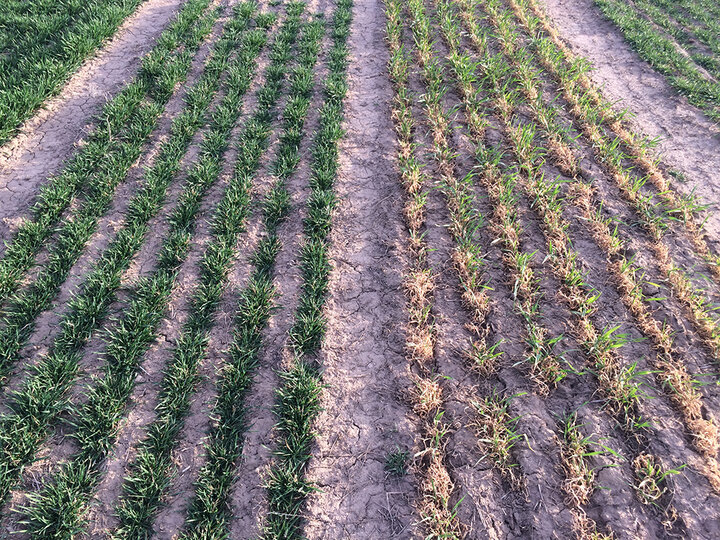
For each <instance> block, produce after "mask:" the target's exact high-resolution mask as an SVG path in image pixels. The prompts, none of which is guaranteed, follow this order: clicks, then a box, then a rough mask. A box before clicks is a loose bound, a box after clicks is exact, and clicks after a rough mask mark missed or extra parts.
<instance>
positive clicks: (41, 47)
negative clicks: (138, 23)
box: [0, 0, 144, 145]
mask: <svg viewBox="0 0 720 540" xmlns="http://www.w3.org/2000/svg"><path fill="white" fill-rule="evenodd" d="M143 1H144V0H106V1H100V2H80V1H77V0H75V1H72V2H58V3H57V5H56V6H55V9H54V10H53V11H55V13H53V15H55V17H53V19H52V23H54V24H52V25H51V24H49V23H50V22H51V21H48V20H47V19H46V17H47V15H48V14H47V13H38V12H35V13H32V12H30V13H27V14H26V15H25V17H24V21H23V20H22V19H21V20H17V18H14V20H12V21H11V22H10V24H9V25H7V26H6V27H7V28H10V31H11V32H12V34H14V35H6V36H5V38H4V40H3V41H4V42H5V43H4V46H0V48H1V49H2V50H3V51H4V53H5V54H4V57H3V58H2V61H0V145H1V144H3V143H4V142H6V141H7V140H8V139H9V138H10V137H11V136H12V135H13V134H14V133H15V132H16V130H17V128H18V127H19V126H20V124H21V123H22V122H23V121H25V120H26V119H27V118H29V117H30V115H31V114H32V113H33V112H34V111H35V110H37V109H38V108H39V107H40V106H41V105H42V104H43V102H44V101H45V100H46V99H47V98H49V97H50V96H52V95H54V94H56V93H57V92H58V91H59V90H60V88H61V86H62V84H63V83H64V82H65V81H67V79H68V78H69V77H70V75H71V74H72V73H73V72H74V71H75V70H76V69H77V68H78V67H79V66H80V65H81V63H82V62H83V61H84V60H85V59H86V58H87V57H89V56H90V55H91V54H92V53H93V52H94V51H95V50H96V49H97V48H98V47H99V46H100V45H101V44H102V43H103V41H105V40H106V39H108V38H109V37H111V36H112V35H113V34H114V33H115V32H116V31H117V29H118V27H119V26H120V25H121V24H122V22H123V21H124V20H125V19H126V18H127V17H128V16H129V15H130V14H131V13H133V12H134V11H135V10H136V9H137V7H138V6H139V5H140V4H142V3H143ZM30 3H31V4H32V2H30ZM18 7H19V6H17V5H13V4H12V3H10V2H8V3H3V7H2V8H0V9H1V10H2V12H0V19H5V18H7V14H8V12H12V11H15V10H18ZM58 12H59V13H58ZM22 22H28V23H30V24H28V25H23V24H21V23H22ZM38 30H42V31H38Z"/></svg>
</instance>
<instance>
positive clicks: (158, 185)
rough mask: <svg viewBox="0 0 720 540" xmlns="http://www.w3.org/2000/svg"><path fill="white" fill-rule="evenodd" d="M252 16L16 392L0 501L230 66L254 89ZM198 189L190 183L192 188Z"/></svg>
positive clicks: (231, 38) (224, 41)
mask: <svg viewBox="0 0 720 540" xmlns="http://www.w3.org/2000/svg"><path fill="white" fill-rule="evenodd" d="M252 14H253V8H252V6H251V5H249V4H248V5H245V6H243V8H242V9H241V10H239V11H238V14H237V16H236V17H235V18H234V19H233V20H232V21H231V22H230V23H229V24H228V25H227V27H226V29H225V31H224V33H223V36H222V38H221V39H220V40H219V41H218V42H217V44H216V45H215V47H214V50H213V52H212V55H211V57H210V58H209V60H208V62H207V63H206V65H205V67H204V71H203V74H202V75H201V77H200V79H199V80H198V82H197V83H196V84H195V85H193V87H192V88H191V89H190V90H189V91H188V94H187V98H186V104H185V108H184V110H183V112H182V113H181V114H180V115H179V116H178V117H177V118H176V120H175V121H174V122H173V126H172V128H171V136H170V139H169V140H168V141H167V142H166V143H165V144H164V145H163V147H162V148H161V150H160V152H159V155H158V158H157V160H156V162H155V164H154V165H153V167H152V168H151V169H149V170H148V171H147V172H146V183H145V185H144V187H143V189H142V190H141V191H140V192H139V193H138V194H137V195H136V196H135V197H134V198H133V200H132V201H131V203H130V207H129V214H128V218H127V221H126V223H125V225H124V226H123V228H122V229H121V230H120V232H119V233H118V235H117V236H116V237H115V239H114V240H113V242H112V243H111V244H110V246H109V247H108V249H107V251H106V252H105V253H104V254H103V256H102V258H101V259H100V261H99V263H98V264H97V266H96V267H95V268H94V270H93V271H92V272H91V273H90V275H89V276H88V278H87V279H86V281H85V283H84V284H83V287H82V290H81V293H80V294H79V295H78V296H77V297H75V298H74V299H73V300H72V301H71V303H70V305H69V311H68V313H67V315H65V317H63V319H62V320H61V322H60V333H59V334H58V335H57V337H56V338H55V340H54V342H53V345H52V346H51V348H50V353H49V354H48V355H47V357H45V358H44V359H43V360H42V361H41V362H40V364H39V365H38V366H37V367H36V368H34V370H33V372H32V374H31V375H30V377H29V379H28V381H27V382H25V383H24V385H23V387H22V389H21V390H19V391H18V392H16V393H15V394H14V395H13V396H12V400H11V402H10V409H11V413H10V414H8V415H6V416H5V417H3V418H2V420H0V447H2V451H0V471H1V472H0V500H3V501H4V500H5V498H6V497H7V494H8V493H9V490H10V489H11V487H12V485H13V484H14V482H15V480H16V478H17V476H18V475H19V474H21V473H22V467H23V466H24V465H25V464H27V463H28V462H29V460H31V459H32V457H33V456H34V455H35V453H36V452H37V448H38V445H39V444H40V443H41V441H42V440H44V438H45V437H46V435H47V428H48V426H49V424H51V423H52V422H53V421H54V420H55V419H56V417H57V415H58V414H59V413H60V411H62V410H63V408H64V407H65V400H64V398H65V395H66V393H67V391H68V390H69V389H70V387H71V386H72V384H73V383H74V382H75V380H76V377H77V369H78V362H79V360H80V351H81V349H82V347H83V346H84V345H85V344H86V342H87V340H88V339H89V337H90V336H91V335H92V333H93V331H94V330H95V329H96V328H97V327H98V326H99V325H100V324H101V323H102V320H103V318H104V316H105V315H106V310H107V308H108V306H109V305H110V303H111V302H112V301H113V300H114V298H115V292H116V291H117V288H118V286H119V284H120V277H121V275H122V273H123V271H124V270H126V269H127V266H128V264H129V262H130V260H131V259H132V257H133V256H134V255H135V254H136V253H137V251H138V250H139V248H140V247H141V246H142V244H143V241H144V239H145V236H146V235H147V232H148V221H149V220H150V218H151V217H152V216H154V215H156V214H157V212H158V211H159V209H160V207H161V206H162V204H163V201H164V198H165V193H166V190H167V188H168V186H169V185H170V183H171V182H172V180H173V178H174V177H175V175H176V173H177V171H178V168H179V164H180V160H181V158H182V157H183V155H184V154H185V152H186V150H187V148H188V146H189V144H190V141H191V140H192V137H193V135H194V133H195V132H197V130H198V129H199V128H200V127H201V125H202V124H203V122H204V119H205V115H206V113H207V110H208V108H209V106H210V103H211V101H212V99H213V93H214V92H215V91H216V90H217V88H218V86H219V83H220V79H221V77H222V75H223V73H224V72H226V71H229V72H230V73H231V74H233V75H231V76H234V77H235V78H236V81H238V80H239V81H240V82H236V83H235V85H236V87H237V88H238V91H240V92H242V91H243V89H247V87H248V86H249V84H250V79H251V75H252V73H253V58H252V57H251V55H252V54H253V53H256V54H257V52H258V51H259V49H258V48H257V47H256V46H255V45H254V43H253V42H252V40H250V39H248V38H246V37H245V35H246V34H245V33H244V30H245V29H246V28H247V26H248V24H249V22H250V17H251V16H252ZM243 39H245V42H244V46H245V49H246V50H245V51H243V52H241V54H240V55H239V56H238V57H237V58H236V59H234V60H233V61H232V62H230V61H229V57H230V55H231V53H232V52H233V51H234V49H235V48H236V46H237V44H238V43H240V42H242V41H243ZM195 187H196V185H195V184H193V183H189V184H188V185H187V186H186V189H194V188H195ZM181 259H182V258H181V257H178V258H177V259H176V260H181ZM168 261H169V259H168ZM173 264H174V263H173Z"/></svg>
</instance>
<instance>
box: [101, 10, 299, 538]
mask: <svg viewBox="0 0 720 540" xmlns="http://www.w3.org/2000/svg"><path fill="white" fill-rule="evenodd" d="M303 10H304V4H302V3H298V2H292V3H290V4H289V6H288V18H287V19H286V20H285V22H284V23H283V25H282V28H281V29H280V31H279V33H278V35H277V38H276V40H275V43H274V45H273V48H272V51H271V54H270V58H271V61H270V65H269V66H268V69H267V71H266V81H265V84H264V86H263V87H262V88H261V89H260V90H259V93H258V108H257V109H256V111H255V112H254V113H253V115H252V117H251V118H250V119H249V120H248V122H247V123H246V125H245V127H244V129H243V132H242V134H241V135H240V136H239V140H238V143H237V148H238V158H237V162H236V165H235V172H234V175H233V180H232V182H231V185H230V186H229V188H228V190H227V191H226V193H225V196H224V198H223V201H222V202H221V203H220V206H219V207H218V210H217V211H216V213H215V218H214V219H213V241H212V243H211V244H210V247H209V248H208V250H207V251H206V252H205V254H204V255H203V259H202V262H201V275H200V283H199V285H198V288H197V289H196V291H195V293H194V294H193V298H192V304H191V311H190V317H189V319H188V321H187V322H186V324H185V325H184V327H183V332H182V334H181V336H180V338H179V340H178V342H177V344H176V346H175V349H174V351H173V358H172V360H171V362H170V363H169V364H168V366H167V367H166V369H165V373H164V377H163V380H162V382H161V389H160V395H159V398H158V406H157V408H156V411H157V416H156V418H155V420H154V421H153V422H152V423H151V424H150V426H149V427H148V429H147V436H146V438H145V439H144V440H143V441H142V443H141V444H140V449H139V451H138V455H137V457H136V459H135V460H134V461H133V463H132V464H131V465H130V469H129V472H128V475H127V477H126V478H125V481H124V485H123V494H122V496H121V501H120V506H119V508H118V513H119V517H120V526H119V528H118V529H117V530H116V531H114V533H113V537H114V538H138V537H144V535H146V534H148V532H149V529H150V527H151V526H152V522H153V518H154V516H155V514H156V513H157V510H158V509H159V507H160V505H161V502H162V496H163V493H164V492H165V489H166V488H167V486H168V483H169V481H170V474H171V472H172V464H173V461H172V455H171V452H172V449H173V448H174V447H175V445H176V443H177V438H178V436H179V434H180V431H181V429H182V427H183V425H184V419H185V416H186V415H187V412H188V408H189V406H190V400H191V398H192V395H193V394H194V392H195V389H196V387H197V383H198V381H199V375H198V366H199V364H200V362H201V361H202V360H203V358H204V356H205V354H206V350H207V345H208V339H209V332H210V329H211V327H212V324H213V322H214V321H213V317H214V314H215V311H216V308H217V305H218V303H219V300H220V297H221V295H222V292H223V290H224V289H225V287H226V286H227V277H228V272H229V270H230V267H231V265H232V262H233V260H234V257H235V251H236V244H237V239H238V237H239V234H240V232H241V231H242V228H243V226H244V225H243V224H244V216H242V215H241V214H240V213H239V212H240V210H241V209H242V208H245V211H247V210H249V203H250V201H249V198H247V197H248V195H249V193H248V190H249V189H250V187H251V185H252V181H253V178H254V175H255V174H256V172H257V170H258V169H259V167H260V160H261V158H262V156H263V154H264V152H265V150H266V147H267V144H268V139H269V136H270V133H271V131H272V123H273V120H274V118H275V115H274V109H275V106H276V104H277V101H278V100H279V98H280V96H281V94H282V88H283V80H284V78H285V76H286V73H287V72H288V70H289V68H288V63H289V61H290V60H291V51H292V47H293V43H294V42H295V39H296V37H297V34H298V32H299V30H300V28H301V26H302V24H301V20H300V16H301V14H302V12H303ZM241 195H242V196H243V197H244V198H247V199H246V200H245V199H244V200H242V201H238V197H239V196H241ZM241 218H242V219H241Z"/></svg>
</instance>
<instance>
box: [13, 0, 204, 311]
mask: <svg viewBox="0 0 720 540" xmlns="http://www.w3.org/2000/svg"><path fill="white" fill-rule="evenodd" d="M209 3H210V0H189V1H188V2H187V3H186V4H185V6H184V7H183V9H182V11H181V12H180V13H179V14H178V16H177V17H176V19H175V20H174V21H173V23H172V24H171V25H170V26H169V27H168V28H167V29H166V30H165V31H164V32H163V33H162V34H161V35H160V37H159V38H158V41H157V43H156V45H155V47H154V48H153V50H152V51H151V52H150V53H149V54H148V55H147V56H146V57H145V58H143V61H142V64H141V67H140V71H139V73H138V76H137V78H136V79H135V80H134V81H132V82H131V83H130V84H128V86H126V87H125V88H124V89H123V90H122V91H121V92H120V93H119V94H118V95H117V96H116V97H115V98H113V99H112V100H111V101H109V102H108V103H107V104H106V105H105V107H104V109H103V112H102V114H101V115H100V117H99V118H98V119H97V123H96V127H95V128H94V130H93V131H92V132H91V133H90V135H89V136H88V137H87V140H86V142H85V143H84V144H83V145H82V147H81V148H80V149H79V150H78V151H76V152H75V154H74V155H73V157H71V158H70V160H69V162H68V164H67V165H66V166H65V168H64V169H63V170H62V172H60V173H59V174H58V175H57V176H55V177H53V178H52V179H51V180H50V181H49V182H48V183H47V184H45V185H44V186H43V187H42V188H41V189H40V192H39V194H38V196H37V199H36V201H35V203H34V205H33V206H32V208H31V210H30V214H31V215H30V218H29V219H28V220H26V221H25V222H24V223H22V224H21V225H20V227H19V228H18V230H17V231H16V232H15V234H14V236H13V238H12V240H11V241H10V243H9V244H8V246H7V248H6V250H5V252H4V253H3V256H2V259H0V305H2V304H3V303H5V301H6V300H7V298H8V296H9V295H10V294H11V293H13V292H14V291H15V290H16V289H17V285H18V283H19V281H20V279H21V278H22V277H23V275H24V274H25V272H26V271H27V270H28V269H29V268H30V267H31V266H32V265H33V262H34V261H35V256H36V255H37V253H38V252H39V251H40V249H42V248H43V247H44V246H45V245H46V242H47V240H48V238H49V237H50V236H51V235H52V234H53V233H54V232H55V230H56V225H57V223H58V221H59V220H60V218H61V217H62V216H63V215H64V213H65V212H66V210H67V209H68V207H69V206H70V204H71V203H72V202H73V201H74V200H76V199H78V198H79V199H80V200H84V199H85V198H87V197H91V196H93V195H95V197H99V196H100V191H101V190H102V188H103V186H108V185H112V184H114V183H117V182H119V181H121V180H122V178H124V176H125V175H124V174H123V171H127V170H128V169H129V167H130V166H131V165H132V164H133V162H134V160H131V158H133V156H136V155H137V152H139V151H140V149H141V148H142V145H143V143H144V142H145V138H146V137H147V134H149V133H150V132H151V131H152V128H153V127H154V126H155V124H156V122H157V115H159V111H161V110H162V108H164V105H165V104H166V103H167V101H168V100H169V98H170V95H171V93H172V91H173V90H174V88H175V86H176V84H177V83H178V82H179V81H181V80H182V79H183V78H184V76H185V73H186V72H187V69H188V68H189V64H188V62H189V59H190V58H191V57H192V51H193V49H194V48H195V47H196V45H194V44H195V43H196V42H198V40H199V39H200V38H201V37H202V35H204V34H206V33H207V32H209V28H210V26H211V25H212V21H213V19H214V18H215V16H216V15H217V13H216V12H215V11H213V12H212V13H210V14H209V15H208V14H206V15H203V12H204V11H205V10H206V8H207V7H208V4H209ZM135 159H136V158H135ZM106 160H107V161H106ZM103 164H104V165H105V166H104V167H103ZM110 164H112V167H108V165H110ZM113 167H118V169H114V168H113ZM90 186H95V188H94V190H95V193H94V194H93V192H92V191H91V190H90V189H89V188H90ZM106 189H107V188H106ZM96 206H97V205H96ZM88 211H91V210H90V209H88ZM96 211H97V210H96ZM71 247H73V246H71Z"/></svg>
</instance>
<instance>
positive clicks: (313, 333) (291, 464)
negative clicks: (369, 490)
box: [262, 0, 353, 538]
mask: <svg viewBox="0 0 720 540" xmlns="http://www.w3.org/2000/svg"><path fill="white" fill-rule="evenodd" d="M352 5H353V2H352V0H339V1H338V3H337V6H336V8H335V12H334V13H333V17H332V21H331V23H330V24H331V30H330V32H331V38H332V46H331V47H330V50H329V54H328V64H327V65H328V69H329V73H328V76H327V78H326V80H325V84H324V87H323V93H324V96H325V99H324V103H323V105H322V106H321V108H320V125H319V129H318V132H317V134H316V136H315V140H314V142H313V150H312V164H311V177H310V187H311V193H310V196H309V198H308V202H307V208H308V216H307V218H306V220H305V223H304V235H305V240H304V243H303V246H302V248H301V254H300V267H301V272H302V285H301V292H300V298H299V304H298V307H297V311H296V313H295V321H294V323H293V326H292V328H291V329H290V343H291V348H292V351H293V353H294V361H293V364H292V366H291V367H290V368H289V369H288V370H287V371H284V372H283V373H281V374H280V377H281V380H282V387H281V388H280V389H278V391H277V401H278V403H277V406H276V407H277V408H276V413H277V416H278V422H277V424H276V426H275V428H276V430H277V434H278V440H279V441H281V442H280V443H279V444H278V446H277V448H276V449H275V451H274V456H275V460H274V463H273V465H272V466H271V469H270V471H269V473H268V477H267V479H266V490H267V498H268V504H269V508H268V514H267V519H266V522H265V524H264V527H263V532H262V536H263V538H301V536H302V530H301V528H302V518H301V515H300V512H301V509H302V507H303V505H304V501H305V499H306V497H307V495H308V494H309V493H310V492H311V491H312V490H313V489H314V488H313V486H312V484H311V483H310V482H309V481H308V480H307V479H306V478H305V469H306V466H307V463H308V460H309V459H310V445H311V443H312V441H313V439H314V438H315V434H314V432H313V427H312V426H313V423H314V421H315V418H316V417H317V414H318V412H319V410H320V404H319V399H320V392H321V389H322V380H321V373H320V370H319V367H320V366H319V365H318V361H317V357H316V356H317V353H318V351H319V348H320V346H321V344H322V339H323V336H324V333H325V324H326V322H325V317H324V315H323V306H324V305H325V298H326V296H327V290H328V289H327V288H328V278H329V274H330V262H329V260H328V249H329V245H328V234H329V232H330V229H331V226H332V212H333V209H334V208H335V204H336V196H335V192H334V189H333V187H334V183H335V179H336V177H337V173H338V168H339V163H338V141H339V140H340V138H341V137H342V136H343V129H342V122H343V111H344V109H343V100H344V98H345V95H346V93H347V64H348V47H347V39H348V36H349V35H350V23H351V21H352Z"/></svg>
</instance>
